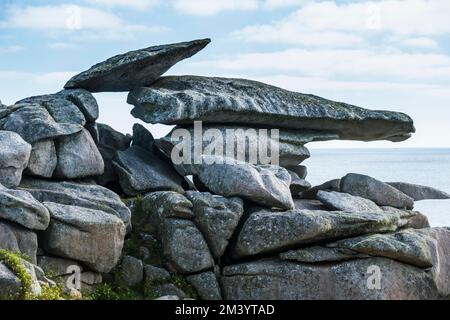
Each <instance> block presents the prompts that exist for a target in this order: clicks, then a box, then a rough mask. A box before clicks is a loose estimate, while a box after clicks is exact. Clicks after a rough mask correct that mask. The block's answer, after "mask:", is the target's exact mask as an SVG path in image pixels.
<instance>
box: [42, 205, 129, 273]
mask: <svg viewBox="0 0 450 320" xmlns="http://www.w3.org/2000/svg"><path fill="white" fill-rule="evenodd" d="M44 205H45V206H46V207H47V208H48V210H49V211H50V215H51V222H50V226H49V227H48V229H47V230H46V231H45V232H44V247H45V250H46V251H47V252H49V253H52V254H55V255H57V256H60V257H64V258H69V259H73V260H77V261H81V262H83V263H85V264H86V265H87V266H89V267H90V268H92V269H93V270H95V271H98V272H102V273H108V272H110V271H111V270H112V269H113V268H114V267H115V266H116V264H117V262H118V261H119V258H120V255H121V253H122V248H123V243H124V239H125V230H126V229H125V225H124V223H123V222H122V220H120V219H119V218H117V217H116V216H114V215H112V214H109V213H106V212H103V211H98V210H93V209H87V208H82V207H75V206H68V205H62V204H57V203H52V202H44Z"/></svg>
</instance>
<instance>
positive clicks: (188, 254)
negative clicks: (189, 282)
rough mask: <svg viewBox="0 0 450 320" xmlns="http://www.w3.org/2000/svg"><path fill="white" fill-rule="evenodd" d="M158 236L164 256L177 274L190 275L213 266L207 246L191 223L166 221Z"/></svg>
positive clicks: (177, 220) (173, 220) (186, 221)
mask: <svg viewBox="0 0 450 320" xmlns="http://www.w3.org/2000/svg"><path fill="white" fill-rule="evenodd" d="M160 234H161V242H162V244H163V252H164V255H165V257H166V258H167V260H168V261H169V263H170V266H171V267H172V268H174V269H175V270H176V271H177V272H180V273H183V274H190V273H196V272H200V271H203V270H207V269H210V268H212V267H213V266H214V260H213V257H212V256H211V253H210V252H209V248H208V244H207V243H206V241H205V238H204V237H203V235H202V234H201V232H200V231H199V230H198V229H197V227H196V226H195V224H194V223H193V222H191V221H189V220H181V219H166V220H165V221H164V222H163V223H162V226H161V231H160Z"/></svg>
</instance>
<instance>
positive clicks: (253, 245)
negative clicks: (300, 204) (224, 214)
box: [232, 210, 413, 258]
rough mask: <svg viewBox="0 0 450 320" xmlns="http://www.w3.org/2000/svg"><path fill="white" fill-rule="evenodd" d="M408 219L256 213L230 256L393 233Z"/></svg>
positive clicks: (382, 214) (398, 216)
mask: <svg viewBox="0 0 450 320" xmlns="http://www.w3.org/2000/svg"><path fill="white" fill-rule="evenodd" d="M412 215H413V214H412V213H407V212H404V213H403V212H402V213H388V212H369V213H362V212H361V213H347V212H340V211H336V212H329V211H311V210H291V211H285V212H277V211H269V210H262V211H257V212H254V213H252V214H251V215H250V217H249V218H248V219H247V220H246V222H245V223H244V225H243V227H242V230H241V231H240V233H239V235H238V237H237V240H236V244H235V246H234V247H233V248H232V255H233V257H235V258H241V257H246V256H252V255H257V254H261V253H271V252H277V251H282V250H287V249H289V248H291V247H292V246H299V245H305V244H312V243H317V242H320V241H324V240H327V241H331V240H334V239H340V238H348V237H352V236H358V235H365V234H370V233H379V232H393V231H396V230H397V229H398V228H400V227H403V226H405V225H406V224H407V221H408V218H409V217H410V216H412Z"/></svg>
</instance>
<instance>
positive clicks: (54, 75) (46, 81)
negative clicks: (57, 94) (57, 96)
mask: <svg viewBox="0 0 450 320" xmlns="http://www.w3.org/2000/svg"><path fill="white" fill-rule="evenodd" d="M75 74H76V72H49V73H44V74H38V75H34V76H32V79H33V81H34V82H35V83H36V84H38V85H46V86H51V85H56V84H60V85H62V86H63V85H64V83H66V82H67V80H69V79H70V78H72V77H73V76H74V75H75Z"/></svg>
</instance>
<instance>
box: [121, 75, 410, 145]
mask: <svg viewBox="0 0 450 320" xmlns="http://www.w3.org/2000/svg"><path fill="white" fill-rule="evenodd" d="M128 103H130V104H132V105H134V106H135V108H134V110H133V111H132V114H133V116H135V117H137V118H139V119H141V120H143V121H145V122H148V123H162V124H168V125H173V124H176V125H183V124H190V123H192V122H193V121H195V120H201V121H203V122H204V123H211V122H213V123H233V124H246V125H249V124H252V125H262V126H264V125H265V126H272V127H273V126H275V127H277V128H291V129H296V130H298V129H312V130H322V129H326V130H332V131H335V132H336V133H338V134H339V137H340V138H341V139H345V140H348V139H350V140H363V141H370V140H392V141H401V140H405V139H407V138H409V137H410V135H411V133H413V132H414V131H415V129H414V125H413V121H412V119H411V118H410V117H408V116H407V115H405V114H403V113H397V112H388V111H371V110H367V109H363V108H359V107H355V106H352V105H349V104H345V103H340V102H334V101H330V100H326V99H323V98H320V97H317V96H313V95H305V94H301V93H295V92H291V91H287V90H283V89H280V88H276V87H273V86H270V85H266V84H263V83H260V82H256V81H251V80H244V79H225V78H207V77H198V76H172V77H163V78H161V79H159V80H158V81H157V82H156V83H154V84H153V85H152V86H151V87H148V88H136V89H134V90H132V91H131V92H130V94H129V96H128Z"/></svg>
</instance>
